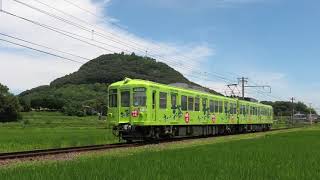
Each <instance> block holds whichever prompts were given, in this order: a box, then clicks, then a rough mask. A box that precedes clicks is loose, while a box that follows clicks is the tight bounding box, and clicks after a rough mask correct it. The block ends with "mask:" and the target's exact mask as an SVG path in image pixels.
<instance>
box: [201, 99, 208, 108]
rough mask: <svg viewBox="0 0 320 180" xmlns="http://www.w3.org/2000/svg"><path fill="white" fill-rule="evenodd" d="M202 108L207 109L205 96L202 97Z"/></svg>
mask: <svg viewBox="0 0 320 180" xmlns="http://www.w3.org/2000/svg"><path fill="white" fill-rule="evenodd" d="M202 108H203V111H205V110H206V109H207V98H203V99H202Z"/></svg>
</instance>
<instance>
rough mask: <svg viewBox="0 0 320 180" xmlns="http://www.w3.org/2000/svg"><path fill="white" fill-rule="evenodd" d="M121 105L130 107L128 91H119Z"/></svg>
mask: <svg viewBox="0 0 320 180" xmlns="http://www.w3.org/2000/svg"><path fill="white" fill-rule="evenodd" d="M121 107H130V91H122V92H121Z"/></svg>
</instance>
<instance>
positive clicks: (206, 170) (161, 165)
mask: <svg viewBox="0 0 320 180" xmlns="http://www.w3.org/2000/svg"><path fill="white" fill-rule="evenodd" d="M319 137H320V128H318V127H316V128H308V129H306V128H303V129H300V130H287V132H282V133H279V132H268V133H258V134H246V135H239V136H228V137H219V138H215V139H213V140H212V139H207V140H200V141H193V142H192V143H181V144H180V143H179V144H169V145H166V146H164V145H158V146H149V147H143V148H135V149H125V150H116V151H109V152H106V153H100V154H92V155H86V156H83V157H80V158H78V159H75V160H71V161H59V162H57V161H49V162H35V163H25V164H19V165H14V166H11V167H7V168H4V169H1V171H0V179H33V180H37V179H64V180H68V179H139V180H140V179H148V180H149V179H153V180H156V179H161V180H163V179H219V180H221V179H244V180H248V179H253V180H257V179H299V180H300V179H308V180H309V179H318V177H320V167H319V165H320V153H319V149H320V141H319Z"/></svg>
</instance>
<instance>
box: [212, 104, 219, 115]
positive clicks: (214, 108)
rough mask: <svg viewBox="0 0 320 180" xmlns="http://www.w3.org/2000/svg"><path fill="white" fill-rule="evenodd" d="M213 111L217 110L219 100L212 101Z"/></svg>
mask: <svg viewBox="0 0 320 180" xmlns="http://www.w3.org/2000/svg"><path fill="white" fill-rule="evenodd" d="M213 111H214V112H215V113H217V112H219V102H218V101H213Z"/></svg>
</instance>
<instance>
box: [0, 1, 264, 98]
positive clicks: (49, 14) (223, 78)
mask: <svg viewBox="0 0 320 180" xmlns="http://www.w3.org/2000/svg"><path fill="white" fill-rule="evenodd" d="M13 1H15V2H18V3H20V4H22V5H25V6H27V7H29V8H32V9H34V10H37V11H39V12H42V13H44V14H47V15H48V16H51V17H54V18H56V19H58V20H61V21H63V22H65V23H68V24H71V25H74V26H75V27H78V28H80V29H82V30H85V31H87V32H92V30H91V29H88V28H85V27H84V26H79V25H78V24H76V23H74V22H72V21H68V20H65V19H64V18H61V17H59V16H56V15H54V14H52V13H48V12H46V11H44V10H41V9H39V8H36V7H33V6H31V5H28V4H26V3H23V2H21V1H19V0H13ZM34 1H36V2H38V3H41V4H43V5H46V6H47V7H50V6H49V5H48V4H45V3H43V2H41V1H39V0H34ZM64 1H66V2H68V3H69V4H70V3H71V2H70V1H67V0H64ZM71 4H73V5H74V6H77V5H76V4H75V3H71ZM77 7H78V8H81V7H80V6H77ZM51 8H54V7H52V6H51ZM54 9H55V10H56V11H59V12H60V13H64V14H65V15H67V13H65V12H63V11H61V10H59V9H57V8H54ZM82 10H84V9H82ZM4 13H7V14H9V15H14V14H12V13H9V12H7V11H4ZM93 15H95V14H93ZM69 16H70V17H73V18H76V19H78V20H80V21H81V19H79V18H77V17H75V16H73V15H70V14H69ZM16 17H17V16H16ZM97 17H98V16H97ZM19 18H20V19H23V20H26V18H23V17H21V16H20V17H19ZM99 18H101V17H99ZM29 22H30V21H29ZM32 22H34V21H32ZM83 22H84V21H83ZM34 24H37V23H34ZM40 24H41V23H40ZM40 24H37V25H40ZM42 25H43V24H42ZM43 27H46V28H48V27H49V28H52V29H55V30H56V28H53V27H50V26H48V25H43ZM52 29H51V30H52ZM59 31H61V32H65V31H64V30H61V29H60V30H59ZM56 32H57V31H56ZM68 34H70V32H68ZM71 34H73V35H75V34H74V33H71ZM94 34H96V32H94ZM64 35H65V34H64ZM98 35H99V36H100V34H98ZM69 37H71V36H69ZM81 38H85V37H84V36H82V37H81ZM73 39H75V38H74V37H73ZM87 39H89V38H87ZM81 41H83V40H81ZM94 41H95V40H94ZM95 42H97V43H101V44H102V43H103V42H99V41H95ZM89 45H93V46H96V45H95V44H89ZM105 45H109V44H106V43H105ZM122 45H124V44H122ZM156 45H157V44H156ZM126 46H127V47H128V45H126ZM129 47H130V48H133V49H136V50H138V49H139V51H140V52H141V51H143V50H142V49H141V48H135V47H132V46H129ZM114 48H115V47H114ZM103 49H104V50H106V49H105V48H103ZM122 50H123V51H126V52H129V51H127V50H124V49H122ZM107 51H109V52H112V50H107ZM162 61H164V60H162ZM165 62H169V63H175V64H178V65H180V64H181V62H174V61H168V60H166V61H165ZM184 64H187V63H185V62H184ZM184 66H186V67H187V68H188V69H189V70H191V71H194V67H192V66H190V65H189V66H188V65H184ZM194 73H197V74H200V75H202V73H201V72H200V73H199V72H194ZM205 73H207V74H208V75H211V76H214V77H215V78H218V79H221V80H223V81H224V82H227V83H230V82H233V80H230V79H229V78H226V77H224V76H223V75H219V74H215V73H211V72H205ZM187 76H190V74H187ZM260 93H261V92H260Z"/></svg>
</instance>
